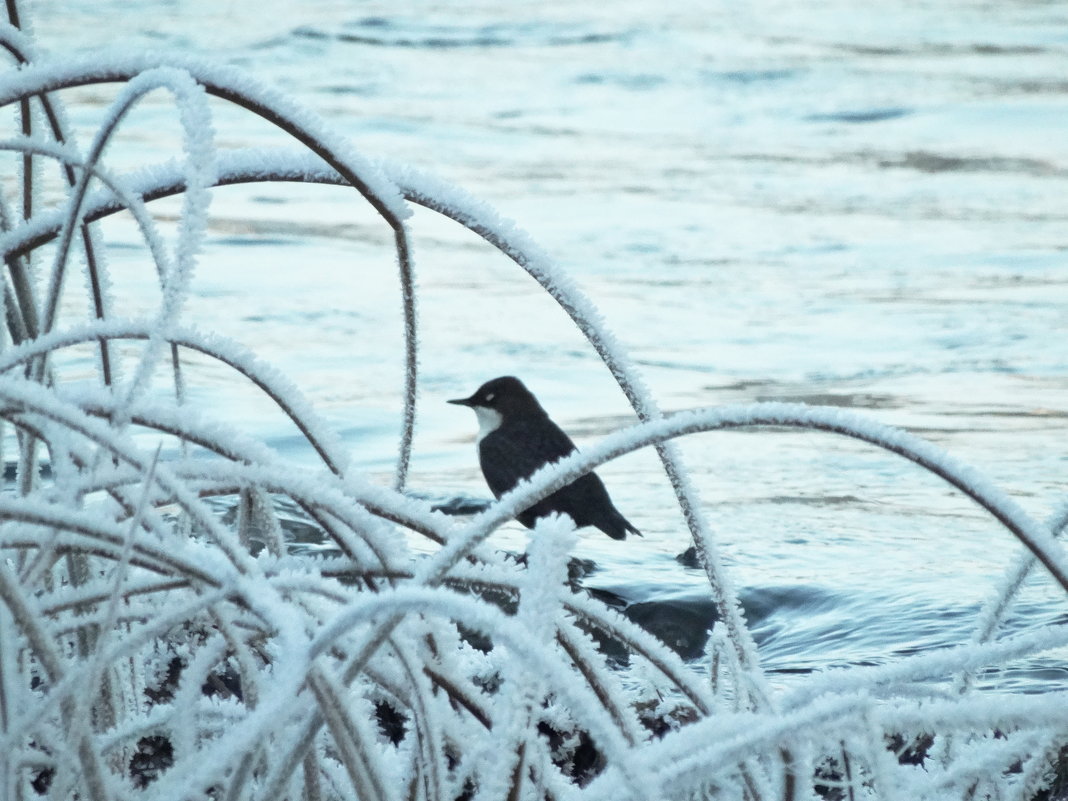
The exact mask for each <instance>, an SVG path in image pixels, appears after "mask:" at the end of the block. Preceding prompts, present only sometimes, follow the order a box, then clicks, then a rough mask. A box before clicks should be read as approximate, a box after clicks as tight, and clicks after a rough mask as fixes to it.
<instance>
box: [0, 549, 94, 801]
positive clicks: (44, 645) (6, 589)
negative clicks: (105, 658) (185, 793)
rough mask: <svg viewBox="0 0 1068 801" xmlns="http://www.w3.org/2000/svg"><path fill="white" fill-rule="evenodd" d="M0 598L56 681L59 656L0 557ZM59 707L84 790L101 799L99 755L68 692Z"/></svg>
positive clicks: (59, 672) (61, 671)
mask: <svg viewBox="0 0 1068 801" xmlns="http://www.w3.org/2000/svg"><path fill="white" fill-rule="evenodd" d="M0 601H2V602H3V605H4V606H6V607H7V609H8V611H9V612H10V614H11V616H12V619H13V620H14V622H15V625H16V626H18V627H19V629H21V631H22V633H23V635H24V636H25V637H26V641H27V643H28V644H29V645H30V648H31V649H32V650H33V652H34V656H35V657H36V659H37V661H38V663H39V664H40V665H41V667H42V668H44V671H45V673H46V674H47V676H48V680H49V683H50V684H52V685H55V684H57V683H59V682H60V681H61V680H62V679H63V677H64V673H65V671H64V669H63V663H62V662H61V661H60V656H59V654H58V653H57V652H56V650H55V648H54V646H53V645H52V642H51V639H50V638H49V635H48V632H46V631H45V630H44V629H43V628H42V626H41V621H39V620H38V618H37V616H36V615H35V614H34V613H33V610H32V609H31V608H30V606H29V604H28V603H26V600H25V599H24V598H23V596H22V592H21V590H20V587H19V585H18V579H17V577H16V576H14V575H13V574H12V573H11V569H10V568H9V567H8V565H7V564H6V562H5V561H4V560H2V559H0ZM60 710H61V713H62V716H63V721H64V724H65V726H66V728H67V730H68V732H71V733H72V734H75V735H78V736H76V743H75V749H76V751H77V756H78V762H79V765H80V767H81V771H82V774H81V775H82V779H83V781H84V784H85V789H86V792H87V793H88V795H89V798H91V799H93V801H105V799H107V798H108V797H109V796H108V793H107V790H106V785H105V782H104V776H103V768H102V767H101V765H100V758H99V755H98V754H97V753H96V750H95V749H94V748H93V744H92V739H91V737H90V736H89V734H88V732H87V731H86V730H85V728H83V727H81V726H80V725H79V724H78V723H77V716H78V710H77V708H76V706H75V704H74V702H73V701H72V699H71V698H70V697H69V696H67V697H65V698H64V699H63V702H62V703H61V704H60ZM75 727H77V731H75Z"/></svg>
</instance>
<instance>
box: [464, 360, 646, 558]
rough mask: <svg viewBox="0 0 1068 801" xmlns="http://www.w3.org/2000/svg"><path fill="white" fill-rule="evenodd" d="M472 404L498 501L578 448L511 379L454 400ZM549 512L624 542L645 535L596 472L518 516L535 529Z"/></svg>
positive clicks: (487, 472) (489, 383) (485, 472)
mask: <svg viewBox="0 0 1068 801" xmlns="http://www.w3.org/2000/svg"><path fill="white" fill-rule="evenodd" d="M449 403H456V404H459V405H461V406H470V407H471V408H472V409H474V411H475V414H476V415H477V416H478V422H479V441H478V456H479V463H480V464H481V466H482V475H484V476H485V477H486V483H487V484H489V488H490V490H492V492H493V494H494V496H495V497H497V498H500V497H501V496H502V495H503V494H504V493H506V492H508V490H510V489H512V487H514V486H515V485H516V484H518V483H519V482H520V481H521V480H522V479H524V478H529V477H530V476H531V475H533V474H534V473H535V472H536V471H537V470H538V469H539V468H541V467H543V466H544V465H546V464H549V463H551V462H556V461H559V460H560V459H562V458H563V457H565V456H567V455H568V454H569V453H571V452H573V451H574V450H575V444H574V443H573V442H572V441H571V439H570V437H568V436H567V434H565V433H564V432H563V431H561V430H560V427H559V426H558V425H556V423H554V422H553V421H552V420H550V419H549V415H548V414H546V412H545V410H544V409H543V408H541V404H540V403H538V399H537V398H535V397H534V395H533V394H532V393H531V392H530V390H528V389H527V388H526V387H525V386H523V382H522V381H520V380H519V379H518V378H514V377H512V376H504V377H502V378H495V379H493V380H492V381H487V382H486V383H485V384H483V385H482V386H481V387H479V388H478V390H477V391H476V392H475V394H474V395H472V396H471V397H469V398H459V399H457V400H451V401H449ZM550 512H559V513H560V514H566V515H568V516H569V517H570V518H571V519H572V520H574V521H575V526H576V527H578V528H582V527H583V526H594V527H596V528H599V529H600V530H601V531H603V532H604V533H605V534H607V535H608V536H609V537H612V538H613V539H617V540H621V539H624V538H625V537H626V536H627V532H628V531H629V532H630V533H632V534H637V535H638V536H641V532H640V531H638V529H636V528H635V527H634V526H632V525H631V524H630V523H629V522H628V521H627V519H626V518H625V517H623V515H621V514H620V513H619V511H618V510H617V509H616V507H615V506H614V505H613V504H612V499H611V498H609V497H608V490H606V489H605V486H604V482H602V481H601V479H600V478H599V477H598V476H597V474H596V473H586V475H584V476H581V477H579V478H577V479H575V480H574V481H573V482H571V483H570V484H568V485H567V486H566V487H563V488H561V489H558V490H557V491H556V492H554V493H553V494H552V495H550V496H549V497H548V498H545V499H543V500H541V501H539V502H538V503H536V504H534V505H533V506H531V507H530V508H529V509H527V510H525V511H523V512H520V513H519V514H518V515H517V518H518V520H519V522H520V523H522V524H523V525H524V526H526V527H527V528H533V527H534V522H535V521H536V520H537V519H538V518H539V517H544V516H545V515H547V514H549V513H550Z"/></svg>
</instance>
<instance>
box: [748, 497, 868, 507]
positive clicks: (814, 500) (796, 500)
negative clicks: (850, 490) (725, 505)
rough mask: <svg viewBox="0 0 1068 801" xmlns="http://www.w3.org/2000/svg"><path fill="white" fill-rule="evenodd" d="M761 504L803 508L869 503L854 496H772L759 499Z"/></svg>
mask: <svg viewBox="0 0 1068 801" xmlns="http://www.w3.org/2000/svg"><path fill="white" fill-rule="evenodd" d="M761 500H762V501H763V503H771V504H783V505H787V504H801V505H804V506H859V505H865V506H866V505H868V504H870V501H865V500H864V499H863V498H858V497H857V496H856V495H814V496H811V497H806V496H804V495H772V496H770V497H768V498H763V499H761Z"/></svg>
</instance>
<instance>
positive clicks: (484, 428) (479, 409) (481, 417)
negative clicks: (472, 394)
mask: <svg viewBox="0 0 1068 801" xmlns="http://www.w3.org/2000/svg"><path fill="white" fill-rule="evenodd" d="M471 408H472V409H474V410H475V416H476V417H477V418H478V436H477V437H476V438H475V444H476V445H477V444H478V443H480V442H482V440H483V439H485V438H486V435H487V434H492V433H493V432H494V431H496V430H497V429H498V428H500V427H501V423H503V422H504V418H503V417H502V416H501V413H500V412H498V411H497V410H496V409H490V408H488V407H486V406H472V407H471Z"/></svg>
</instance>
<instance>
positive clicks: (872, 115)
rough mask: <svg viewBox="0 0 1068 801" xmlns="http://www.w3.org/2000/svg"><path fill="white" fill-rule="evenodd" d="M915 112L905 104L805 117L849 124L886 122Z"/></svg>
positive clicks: (818, 120)
mask: <svg viewBox="0 0 1068 801" xmlns="http://www.w3.org/2000/svg"><path fill="white" fill-rule="evenodd" d="M912 113H913V109H910V108H905V107H903V106H891V107H888V108H869V109H856V110H851V111H835V112H829V113H826V114H810V115H808V116H807V117H805V119H806V120H809V121H810V122H845V123H849V124H853V125H856V124H863V123H868V122H885V121H887V120H896V119H900V118H901V117H906V116H908V115H909V114H912Z"/></svg>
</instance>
